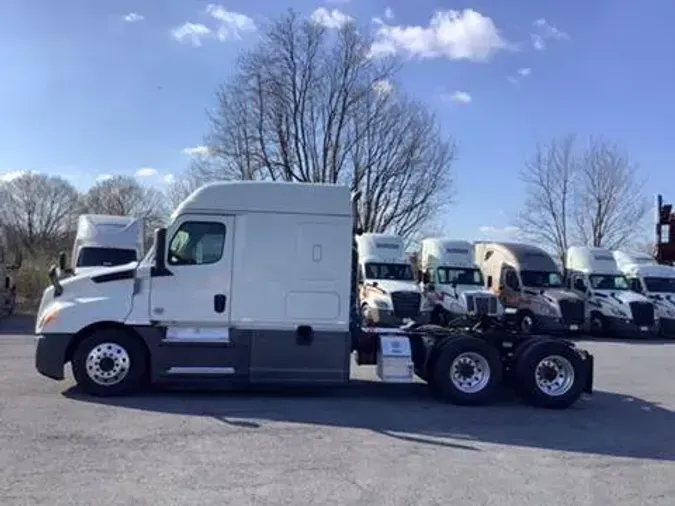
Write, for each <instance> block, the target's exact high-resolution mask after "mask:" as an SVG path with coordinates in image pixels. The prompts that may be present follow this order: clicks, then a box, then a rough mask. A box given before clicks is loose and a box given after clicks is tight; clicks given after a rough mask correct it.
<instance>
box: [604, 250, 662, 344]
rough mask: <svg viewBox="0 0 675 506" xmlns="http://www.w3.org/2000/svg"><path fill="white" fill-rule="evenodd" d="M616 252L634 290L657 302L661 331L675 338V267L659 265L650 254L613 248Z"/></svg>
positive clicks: (615, 255) (616, 256)
mask: <svg viewBox="0 0 675 506" xmlns="http://www.w3.org/2000/svg"><path fill="white" fill-rule="evenodd" d="M613 255H614V259H615V260H616V263H617V265H618V267H619V269H620V270H621V272H622V273H623V274H624V276H626V278H627V279H628V285H629V286H630V288H631V290H633V291H634V292H635V293H639V294H642V295H644V296H645V297H647V298H649V300H651V302H652V304H654V309H655V311H656V319H657V322H658V328H659V334H660V335H661V336H663V337H668V338H672V337H675V267H672V266H670V265H659V264H657V263H656V260H654V258H653V257H649V256H647V255H631V254H629V253H626V252H622V251H614V252H613Z"/></svg>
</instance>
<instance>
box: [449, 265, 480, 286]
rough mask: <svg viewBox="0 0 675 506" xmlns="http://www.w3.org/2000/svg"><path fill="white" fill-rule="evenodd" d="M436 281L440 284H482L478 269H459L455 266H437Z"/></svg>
mask: <svg viewBox="0 0 675 506" xmlns="http://www.w3.org/2000/svg"><path fill="white" fill-rule="evenodd" d="M438 282H439V283H440V284H441V285H451V284H452V283H455V284H458V285H475V286H482V285H483V274H482V273H481V271H480V270H478V269H460V268H456V267H439V268H438Z"/></svg>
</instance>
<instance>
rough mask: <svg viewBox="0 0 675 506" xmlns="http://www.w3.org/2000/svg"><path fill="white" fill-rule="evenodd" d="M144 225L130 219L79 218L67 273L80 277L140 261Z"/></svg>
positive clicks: (90, 216)
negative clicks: (95, 271)
mask: <svg viewBox="0 0 675 506" xmlns="http://www.w3.org/2000/svg"><path fill="white" fill-rule="evenodd" d="M142 254H143V221H142V220H141V219H140V218H135V217H132V216H115V215H108V214H82V215H80V216H79V217H78V221H77V232H76V235H75V241H74V243H73V251H72V255H71V266H70V270H71V271H72V273H74V274H83V273H86V272H88V271H94V270H97V269H99V268H101V267H114V266H117V265H125V264H129V263H131V262H137V261H138V260H140V258H141V256H142Z"/></svg>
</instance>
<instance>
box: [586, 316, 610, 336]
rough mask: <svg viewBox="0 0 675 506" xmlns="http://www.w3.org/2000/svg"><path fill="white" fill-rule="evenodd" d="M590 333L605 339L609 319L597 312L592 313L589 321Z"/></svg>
mask: <svg viewBox="0 0 675 506" xmlns="http://www.w3.org/2000/svg"><path fill="white" fill-rule="evenodd" d="M588 323H589V326H590V333H591V335H592V336H594V337H605V336H606V335H607V319H606V318H605V317H604V316H603V315H602V313H599V312H597V311H595V312H593V313H591V317H590V320H589V322H588Z"/></svg>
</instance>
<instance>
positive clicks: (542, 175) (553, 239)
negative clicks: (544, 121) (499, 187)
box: [517, 135, 579, 263]
mask: <svg viewBox="0 0 675 506" xmlns="http://www.w3.org/2000/svg"><path fill="white" fill-rule="evenodd" d="M574 140H575V138H574V136H572V135H568V136H566V137H564V138H562V139H561V140H553V141H551V142H550V143H548V144H546V145H541V144H540V145H538V146H537V149H536V151H535V154H534V156H533V157H532V158H531V159H530V160H529V161H528V162H526V164H525V168H524V169H523V170H522V171H521V174H520V177H521V180H522V181H523V182H524V183H525V191H526V194H527V197H526V199H525V203H524V206H523V209H522V211H521V213H520V214H519V216H518V219H517V225H518V227H519V228H520V229H521V230H522V231H523V234H524V235H525V236H526V237H527V238H528V239H530V240H531V241H533V242H535V243H537V244H541V245H542V246H543V247H544V248H545V249H549V250H551V251H553V252H555V254H556V256H557V258H559V259H560V261H561V262H563V263H564V261H565V252H566V251H567V248H568V246H569V245H570V240H571V237H570V236H571V230H570V216H571V212H572V210H573V205H574V186H573V185H574V178H575V176H576V174H577V173H578V172H579V162H578V159H577V158H576V156H575V154H574Z"/></svg>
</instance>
